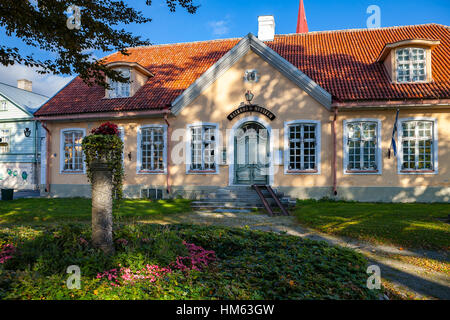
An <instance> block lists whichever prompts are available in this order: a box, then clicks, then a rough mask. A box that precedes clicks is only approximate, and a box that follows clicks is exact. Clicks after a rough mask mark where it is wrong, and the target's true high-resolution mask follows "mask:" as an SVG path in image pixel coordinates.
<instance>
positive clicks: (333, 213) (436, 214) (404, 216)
mask: <svg viewBox="0 0 450 320" xmlns="http://www.w3.org/2000/svg"><path fill="white" fill-rule="evenodd" d="M294 212H295V216H296V217H297V219H298V221H299V222H300V223H301V224H304V225H307V226H310V227H312V228H314V229H317V230H319V231H322V232H325V233H330V234H336V235H342V236H348V237H352V238H357V239H361V240H368V241H372V242H376V243H386V244H394V245H398V246H404V247H421V248H426V249H444V250H449V249H450V224H448V223H445V222H442V221H440V220H439V219H438V218H445V217H447V215H448V214H450V204H448V203H447V204H445V203H433V204H424V203H360V202H344V201H336V202H335V201H314V200H304V201H298V202H297V207H296V208H295V210H294Z"/></svg>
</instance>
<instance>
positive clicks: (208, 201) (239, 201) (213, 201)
mask: <svg viewBox="0 0 450 320" xmlns="http://www.w3.org/2000/svg"><path fill="white" fill-rule="evenodd" d="M266 200H267V202H268V203H269V204H270V205H273V206H275V205H276V201H275V199H266ZM280 202H281V203H282V204H283V205H291V203H290V202H289V200H281V199H280ZM223 203H234V204H242V203H247V204H251V205H254V204H255V205H262V204H263V202H262V201H261V199H246V198H240V199H199V200H195V201H193V202H192V205H207V204H223Z"/></svg>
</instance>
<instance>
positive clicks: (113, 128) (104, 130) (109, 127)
mask: <svg viewBox="0 0 450 320" xmlns="http://www.w3.org/2000/svg"><path fill="white" fill-rule="evenodd" d="M91 133H92V134H101V135H111V136H113V135H116V136H119V128H118V127H117V125H116V124H114V123H111V122H105V123H103V124H102V125H101V126H100V127H98V128H95V129H92V131H91Z"/></svg>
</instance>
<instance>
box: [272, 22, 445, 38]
mask: <svg viewBox="0 0 450 320" xmlns="http://www.w3.org/2000/svg"><path fill="white" fill-rule="evenodd" d="M425 26H440V27H444V28H447V29H450V26H446V25H445V24H440V23H434V22H431V23H423V24H410V25H404V26H390V27H381V28H371V29H369V28H354V29H340V30H320V31H310V32H308V33H286V34H276V35H275V37H277V36H278V37H280V36H281V37H282V36H294V35H301V36H307V35H310V34H319V33H340V32H355V31H367V32H370V31H377V30H390V29H403V28H411V27H425Z"/></svg>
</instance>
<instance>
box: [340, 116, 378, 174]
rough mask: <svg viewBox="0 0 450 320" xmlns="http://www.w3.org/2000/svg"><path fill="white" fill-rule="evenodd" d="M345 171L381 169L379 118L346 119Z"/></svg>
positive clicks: (368, 171) (376, 170) (375, 171)
mask: <svg viewBox="0 0 450 320" xmlns="http://www.w3.org/2000/svg"><path fill="white" fill-rule="evenodd" d="M344 126H345V131H344V138H345V141H344V148H345V150H344V170H345V173H379V171H381V164H380V163H379V162H380V161H381V145H380V144H381V142H380V135H381V128H380V127H381V123H380V121H378V120H350V121H344Z"/></svg>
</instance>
